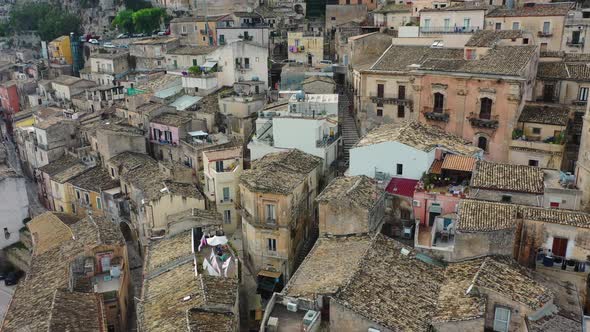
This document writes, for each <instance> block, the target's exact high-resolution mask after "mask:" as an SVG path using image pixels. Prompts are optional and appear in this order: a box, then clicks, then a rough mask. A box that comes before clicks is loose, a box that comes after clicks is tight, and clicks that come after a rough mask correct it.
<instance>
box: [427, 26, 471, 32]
mask: <svg viewBox="0 0 590 332" xmlns="http://www.w3.org/2000/svg"><path fill="white" fill-rule="evenodd" d="M480 29H481V28H480V27H478V26H453V27H444V26H443V27H420V33H474V32H476V31H479V30H480Z"/></svg>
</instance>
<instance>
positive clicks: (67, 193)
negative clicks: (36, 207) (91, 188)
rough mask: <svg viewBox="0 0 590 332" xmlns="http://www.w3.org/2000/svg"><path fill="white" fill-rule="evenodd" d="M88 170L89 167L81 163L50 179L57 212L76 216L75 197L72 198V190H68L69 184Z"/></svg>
mask: <svg viewBox="0 0 590 332" xmlns="http://www.w3.org/2000/svg"><path fill="white" fill-rule="evenodd" d="M87 170H88V166H86V165H84V164H82V163H79V164H75V165H74V166H72V167H70V168H68V169H66V170H64V171H62V172H60V173H57V174H56V175H54V176H53V177H52V178H51V179H50V183H51V193H52V195H53V206H54V207H55V211H57V212H63V213H69V214H74V210H75V206H74V204H73V203H74V196H72V192H71V190H68V184H67V182H68V181H69V180H70V179H72V178H74V177H76V176H78V175H80V174H82V173H84V172H85V171H87Z"/></svg>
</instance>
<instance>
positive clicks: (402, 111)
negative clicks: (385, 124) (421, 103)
mask: <svg viewBox="0 0 590 332" xmlns="http://www.w3.org/2000/svg"><path fill="white" fill-rule="evenodd" d="M397 117H398V118H402V119H403V118H405V117H406V108H405V106H404V105H397Z"/></svg>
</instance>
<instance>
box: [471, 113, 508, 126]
mask: <svg viewBox="0 0 590 332" xmlns="http://www.w3.org/2000/svg"><path fill="white" fill-rule="evenodd" d="M468 119H469V122H470V123H471V125H472V126H473V127H477V128H488V129H497V128H498V126H499V125H500V121H498V119H499V116H498V115H494V116H492V117H490V118H489V119H485V118H480V117H479V114H476V113H473V112H471V113H469V117H468Z"/></svg>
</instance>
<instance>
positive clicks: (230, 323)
mask: <svg viewBox="0 0 590 332" xmlns="http://www.w3.org/2000/svg"><path fill="white" fill-rule="evenodd" d="M236 318H237V317H235V315H234V314H232V313H231V312H226V311H223V310H215V309H199V308H191V309H189V311H188V312H187V319H188V326H189V331H198V332H234V331H235V326H236V324H237V322H236Z"/></svg>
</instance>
